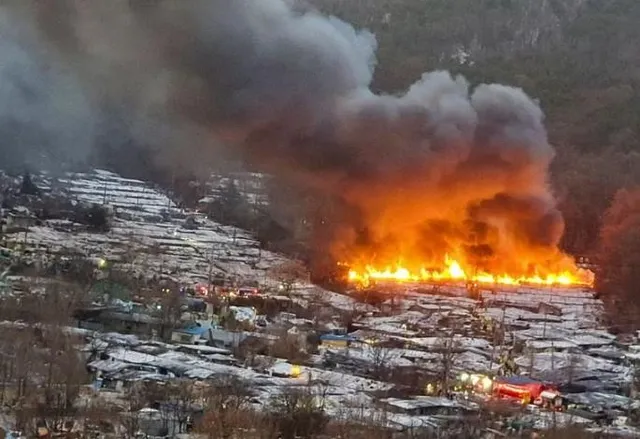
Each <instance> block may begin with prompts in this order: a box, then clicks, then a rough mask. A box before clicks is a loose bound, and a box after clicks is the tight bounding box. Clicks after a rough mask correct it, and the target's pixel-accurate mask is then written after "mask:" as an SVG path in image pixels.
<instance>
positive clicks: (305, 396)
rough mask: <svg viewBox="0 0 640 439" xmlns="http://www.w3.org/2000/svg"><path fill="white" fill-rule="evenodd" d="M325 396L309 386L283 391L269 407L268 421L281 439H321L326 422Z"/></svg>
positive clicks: (289, 388) (272, 400)
mask: <svg viewBox="0 0 640 439" xmlns="http://www.w3.org/2000/svg"><path fill="white" fill-rule="evenodd" d="M324 402H325V401H324V397H323V395H318V394H317V393H316V392H315V391H314V388H313V387H312V386H305V387H288V388H284V389H282V390H281V391H280V393H278V394H277V395H276V396H274V397H273V398H272V399H271V401H270V402H269V405H268V412H269V415H270V418H271V419H272V422H273V424H274V426H275V427H276V429H277V431H278V432H279V433H280V437H281V438H282V439H294V438H303V439H307V438H312V437H317V436H320V435H321V434H322V433H323V431H324V429H325V427H326V425H327V422H328V417H327V415H326V414H325V412H324Z"/></svg>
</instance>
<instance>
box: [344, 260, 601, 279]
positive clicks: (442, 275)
mask: <svg viewBox="0 0 640 439" xmlns="http://www.w3.org/2000/svg"><path fill="white" fill-rule="evenodd" d="M408 266H409V265H404V264H403V263H402V262H400V261H399V262H396V263H395V264H391V265H386V266H384V267H375V266H373V265H369V264H364V265H362V266H355V267H354V266H351V269H350V270H349V274H348V276H349V281H350V282H351V283H354V284H361V285H369V284H370V283H371V282H375V281H382V282H395V283H413V282H446V281H465V282H475V283H479V284H485V285H489V284H494V285H514V286H515V285H541V286H591V285H592V284H593V273H592V272H591V271H590V270H587V269H581V268H578V267H576V266H575V265H573V264H570V266H569V268H567V269H565V270H561V271H557V272H553V271H549V270H540V271H539V272H535V271H534V272H533V273H528V274H521V275H514V274H511V275H509V274H492V273H489V272H485V271H478V270H472V269H469V268H466V269H465V268H463V265H462V264H461V263H460V262H459V261H457V260H456V259H454V258H451V257H449V255H446V256H445V258H444V262H443V268H442V269H435V270H434V269H427V268H424V267H419V268H413V269H410V268H408ZM410 266H412V267H416V264H410ZM474 271H475V273H474Z"/></svg>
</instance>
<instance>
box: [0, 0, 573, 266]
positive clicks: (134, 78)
mask: <svg viewBox="0 0 640 439" xmlns="http://www.w3.org/2000/svg"><path fill="white" fill-rule="evenodd" d="M0 21H3V22H4V21H6V22H9V23H11V24H12V26H10V27H9V29H16V31H15V32H10V31H9V32H8V33H7V32H5V27H4V26H2V32H3V34H2V36H3V40H2V41H1V42H0V56H2V59H3V64H2V66H1V67H0V96H2V108H0V131H1V132H2V133H3V137H2V141H1V142H2V143H1V144H0V159H1V160H3V161H5V160H8V161H13V162H16V161H19V160H34V157H35V156H36V155H38V154H39V155H40V156H43V157H44V156H46V157H48V158H49V161H51V162H55V163H59V162H61V161H69V162H73V161H77V160H78V159H86V158H91V157H94V156H95V149H96V143H97V142H98V143H99V142H102V143H105V142H106V143H107V144H113V143H116V144H124V145H127V147H132V146H135V148H134V149H138V150H140V151H143V152H144V153H145V154H146V156H151V157H153V159H154V161H155V163H156V164H157V165H166V164H169V163H170V164H172V165H173V166H182V167H184V168H187V169H206V168H207V167H208V166H211V165H212V164H213V163H215V161H216V160H217V159H219V157H220V155H221V154H229V153H231V154H232V155H235V156H239V157H242V158H243V159H244V160H246V161H248V162H250V163H251V164H252V165H253V166H256V167H258V168H260V169H262V170H264V171H267V172H270V173H272V174H274V175H275V176H277V177H278V178H279V179H281V180H284V181H286V182H288V183H292V184H295V185H298V186H301V187H304V188H308V189H311V190H313V191H316V192H317V193H318V194H321V195H322V196H325V197H330V198H333V199H335V200H336V205H337V206H341V209H339V210H341V212H338V214H337V216H338V217H340V218H341V219H344V217H345V216H346V217H347V218H348V219H349V221H347V222H344V221H343V220H341V221H340V224H339V226H338V225H337V224H332V225H331V228H332V232H333V233H334V238H335V239H332V240H331V242H332V245H333V249H334V250H335V251H336V252H337V253H338V254H341V255H344V254H345V252H346V251H352V250H353V249H355V248H357V247H358V245H366V246H369V247H372V248H376V247H379V246H377V244H379V243H380V242H384V243H385V249H382V248H379V249H378V250H379V251H380V252H381V254H382V253H384V252H393V253H398V252H400V253H403V252H411V253H414V254H415V253H416V252H421V253H422V254H426V255H430V254H434V255H435V254H440V255H441V254H442V252H443V251H447V249H449V248H450V247H454V246H460V245H464V247H465V249H466V252H467V253H468V257H469V258H471V257H472V256H473V255H476V256H477V257H480V258H490V257H493V256H494V255H501V256H505V255H509V254H511V255H513V254H514V253H513V252H514V251H516V250H518V249H521V248H522V247H523V246H524V247H527V248H547V249H548V248H552V247H554V246H555V245H556V243H557V242H558V239H559V237H560V234H561V233H562V228H563V224H562V218H561V216H560V215H559V213H558V211H557V209H556V207H555V203H554V200H553V197H552V195H551V193H550V190H549V187H548V185H547V169H548V166H549V163H550V161H551V159H552V158H553V149H552V148H551V147H550V145H549V144H548V142H547V136H546V132H545V129H544V126H543V114H542V112H541V110H540V108H539V107H538V105H537V104H536V103H534V102H533V101H532V100H531V99H529V98H528V97H527V96H526V95H525V94H524V93H523V92H522V91H521V90H519V89H515V88H510V87H506V86H502V85H496V84H491V85H480V86H478V87H476V88H474V89H471V88H470V86H469V84H468V83H467V82H466V80H465V79H464V78H462V77H459V76H452V75H451V74H449V73H447V72H442V71H440V72H433V73H427V74H425V75H424V76H423V77H422V78H421V79H420V80H418V81H417V82H416V83H415V84H414V85H412V86H411V87H410V88H409V90H408V91H406V93H404V94H402V95H376V94H374V93H372V92H371V91H370V89H369V85H370V83H371V80H372V76H373V69H374V66H375V56H374V54H375V49H376V41H375V38H374V37H373V35H371V34H370V33H369V32H367V31H358V30H355V29H354V28H353V27H351V26H350V25H348V24H346V23H344V22H342V21H340V20H338V19H335V18H331V17H325V16H322V15H320V14H318V13H316V12H314V11H307V12H304V13H299V12H294V11H293V10H292V9H291V7H290V6H289V5H288V4H287V3H285V2H284V1H283V0H232V1H230V0H208V1H205V0H202V1H200V0H190V1H188V2H187V1H185V2H178V1H172V0H168V1H162V0H154V1H153V0H147V1H143V0H139V1H131V2H125V1H122V2H106V1H99V0H95V1H88V2H87V1H86V0H56V1H55V2H40V1H35V0H21V1H19V2H18V1H16V2H15V4H14V5H13V6H4V5H3V6H0ZM16 119H17V120H18V122H19V123H15V120H16ZM114 120H116V121H119V123H115V124H114V122H113V121H114ZM114 126H118V127H120V128H119V129H112V127H114ZM105 127H106V128H105ZM27 153H28V154H29V155H25V154H27ZM345 212H348V215H346V214H345ZM329 222H330V223H331V221H329ZM436 231H437V233H434V232H436ZM436 236H437V238H436ZM357 244H358V245H357ZM389 244H391V245H389Z"/></svg>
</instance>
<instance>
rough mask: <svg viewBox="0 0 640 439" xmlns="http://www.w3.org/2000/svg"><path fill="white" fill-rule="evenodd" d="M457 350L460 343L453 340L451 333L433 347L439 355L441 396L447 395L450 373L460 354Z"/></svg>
mask: <svg viewBox="0 0 640 439" xmlns="http://www.w3.org/2000/svg"><path fill="white" fill-rule="evenodd" d="M459 348H460V343H459V342H458V341H457V340H455V338H454V332H453V331H451V333H450V334H449V335H448V336H447V337H443V338H441V339H440V340H438V343H437V344H436V346H435V349H436V351H437V352H438V354H439V355H440V377H439V384H440V391H441V393H442V394H443V395H448V394H449V387H450V384H451V383H450V377H451V371H452V368H453V365H454V363H455V360H456V357H457V356H458V355H459V353H460V350H459Z"/></svg>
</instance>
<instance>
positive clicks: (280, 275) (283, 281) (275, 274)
mask: <svg viewBox="0 0 640 439" xmlns="http://www.w3.org/2000/svg"><path fill="white" fill-rule="evenodd" d="M269 276H270V277H272V278H274V279H276V280H277V281H279V282H280V285H282V290H283V291H284V292H285V293H290V292H291V290H292V289H293V286H294V285H295V283H296V282H297V281H300V280H308V279H309V272H308V271H307V269H306V267H305V266H304V265H302V264H301V263H299V262H295V261H287V262H284V263H282V264H280V265H276V266H274V267H272V268H271V269H270V270H269Z"/></svg>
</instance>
